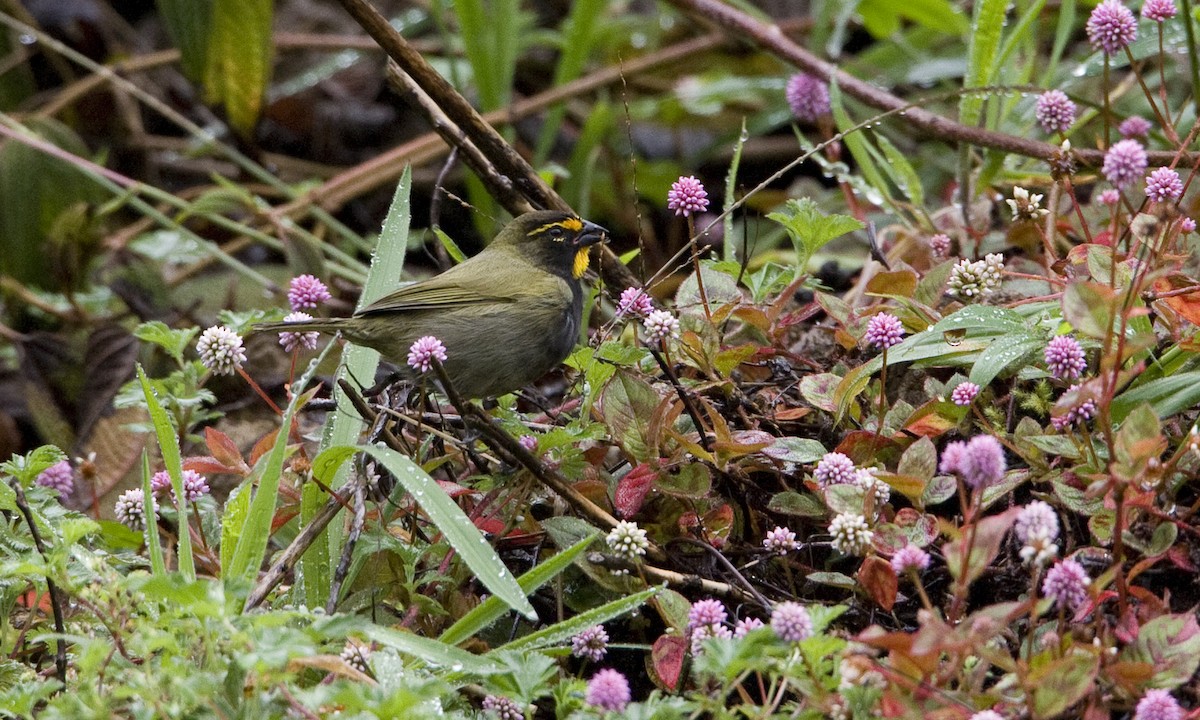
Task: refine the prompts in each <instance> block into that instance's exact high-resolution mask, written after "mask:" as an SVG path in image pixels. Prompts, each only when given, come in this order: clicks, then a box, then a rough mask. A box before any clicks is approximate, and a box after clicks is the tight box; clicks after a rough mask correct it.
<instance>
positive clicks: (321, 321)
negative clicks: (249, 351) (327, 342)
mask: <svg viewBox="0 0 1200 720" xmlns="http://www.w3.org/2000/svg"><path fill="white" fill-rule="evenodd" d="M345 321H346V318H313V319H312V320H297V321H296V322H268V323H259V324H257V325H255V326H254V327H252V328H251V329H250V331H251V332H256V333H260V332H313V331H316V332H323V333H335V332H337V331H338V330H341V329H342V325H343V323H345Z"/></svg>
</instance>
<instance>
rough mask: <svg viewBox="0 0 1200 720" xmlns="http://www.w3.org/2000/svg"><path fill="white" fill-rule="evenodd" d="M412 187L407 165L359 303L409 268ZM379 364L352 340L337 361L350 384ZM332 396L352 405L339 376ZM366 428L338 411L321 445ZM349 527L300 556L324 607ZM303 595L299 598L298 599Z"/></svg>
mask: <svg viewBox="0 0 1200 720" xmlns="http://www.w3.org/2000/svg"><path fill="white" fill-rule="evenodd" d="M411 190H412V168H411V167H406V168H405V169H404V173H403V174H402V175H401V176H400V183H399V184H398V185H397V186H396V192H395V194H394V195H393V196H392V204H391V206H390V207H389V208H388V213H387V217H386V218H384V221H383V228H382V230H380V232H379V239H378V241H377V245H376V247H375V253H374V256H373V259H372V261H371V268H370V270H369V271H368V272H367V282H366V284H365V285H364V286H363V291H362V295H361V296H360V297H359V300H358V308H359V309H361V308H363V307H366V306H367V305H370V304H371V303H372V302H374V301H375V300H376V299H378V298H381V297H383V296H384V295H386V294H387V293H388V292H390V291H391V290H392V289H393V288H394V287H395V284H396V278H398V277H400V274H401V273H402V272H403V271H404V255H405V251H406V249H407V247H408V234H409V224H410V223H411V221H412V208H411V207H410V203H409V193H410V191H411ZM378 365H379V353H377V352H375V351H374V350H372V349H370V348H365V347H359V346H357V345H347V346H346V349H345V351H344V352H343V353H342V362H341V364H340V365H339V366H338V370H337V377H336V380H342V379H345V380H349V381H350V382H351V383H354V382H358V383H367V384H370V383H371V382H372V381H373V380H374V378H375V368H376V367H378ZM330 395H331V396H332V397H333V399H334V400H335V401H336V406H337V407H338V408H346V407H350V405H349V401H347V400H346V398H345V396H344V394H343V393H342V390H341V388H339V387H338V386H337V383H336V381H335V383H334V386H333V387H332V388H331V391H330ZM361 431H362V419H361V418H360V417H358V416H357V415H355V414H354V413H353V412H346V411H343V410H340V409H339V410H335V411H334V412H332V413H330V414H329V417H328V418H327V419H326V420H325V427H324V428H323V430H322V434H321V449H322V450H324V449H326V448H330V447H335V446H339V445H353V444H355V443H356V442H357V441H358V435H359V433H360V432H361ZM348 470H349V469H348V468H343V469H341V470H339V471H338V474H337V476H336V477H335V478H334V480H333V482H332V485H331V487H333V488H334V489H337V488H340V487H341V486H342V485H343V484H345V482H346V473H347V472H348ZM325 501H326V497H325V493H323V492H321V490H320V489H319V488H316V487H307V486H306V487H305V489H304V492H303V494H302V495H301V498H300V526H301V528H303V527H304V526H305V525H307V524H308V523H309V522H311V521H312V518H313V517H314V516H315V515H316V514H317V512H318V511H319V510H320V509H321V507H322V506H323V505H324V504H325ZM343 542H344V530H343V528H342V526H341V525H339V524H338V523H330V524H329V526H328V527H327V528H325V531H324V532H322V533H321V534H320V535H318V536H317V539H316V541H315V542H314V543H313V547H312V548H310V549H309V551H308V552H306V553H305V554H304V557H302V558H300V567H299V571H298V573H297V579H296V580H297V581H296V587H297V593H299V594H300V596H301V597H302V598H303V602H304V603H305V605H307V606H308V607H310V608H317V607H325V601H326V600H327V599H328V596H329V587H330V582H331V579H332V573H333V567H334V566H335V564H336V563H337V561H338V558H339V557H341V554H342V544H343ZM298 599H299V598H298Z"/></svg>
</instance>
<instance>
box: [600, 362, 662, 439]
mask: <svg viewBox="0 0 1200 720" xmlns="http://www.w3.org/2000/svg"><path fill="white" fill-rule="evenodd" d="M658 403H659V398H658V393H656V392H655V391H654V388H652V387H650V384H649V383H647V382H646V381H644V380H642V379H641V378H639V377H637V376H636V375H634V374H632V373H630V372H627V371H625V370H623V369H618V370H617V372H616V374H614V375H613V378H612V380H610V381H609V383H608V385H607V386H605V388H604V392H603V393H602V394H601V396H600V414H601V416H602V417H603V418H604V422H605V424H606V425H608V427H609V430H610V431H611V432H612V434H613V440H615V441H616V442H617V443H618V444H619V445H620V446H621V447H622V448H623V449H624V450H625V451H626V452H627V453H629V454H630V456H632V457H633V458H634V459H635V460H639V461H642V460H647V459H649V458H650V454H651V447H650V446H651V442H652V440H651V437H650V434H649V425H650V418H651V417H652V416H653V415H654V411H655V409H656V408H657V407H658Z"/></svg>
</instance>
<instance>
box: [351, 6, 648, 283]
mask: <svg viewBox="0 0 1200 720" xmlns="http://www.w3.org/2000/svg"><path fill="white" fill-rule="evenodd" d="M338 1H339V2H340V3H341V4H342V7H344V8H346V11H347V12H349V13H350V15H351V16H352V17H353V18H354V19H355V20H356V21H357V22H358V24H359V25H361V26H362V28H363V29H364V30H366V31H367V34H368V35H370V36H371V37H372V38H374V39H375V42H377V43H379V46H380V47H382V48H383V50H384V52H386V53H387V55H388V57H390V58H391V59H392V60H394V61H395V62H396V64H397V65H399V66H400V68H401V69H402V70H404V72H406V73H408V75H409V77H411V78H412V80H413V81H414V82H415V83H416V84H417V86H419V87H420V88H421V89H422V90H423V91H425V93H426V94H427V95H428V96H429V97H430V99H431V100H432V101H433V103H434V104H435V105H436V106H437V107H439V108H440V109H441V111H442V112H443V113H445V115H446V117H448V118H449V119H450V121H451V122H453V123H454V124H455V125H457V126H458V128H459V130H461V132H462V133H463V135H465V136H466V137H467V139H468V140H470V141H471V143H473V144H474V145H475V147H477V148H478V149H479V152H480V153H482V155H483V156H484V157H486V158H487V159H488V161H490V162H491V164H492V165H494V166H495V167H496V170H497V171H499V174H500V175H501V176H503V177H506V178H508V180H509V181H510V182H511V183H512V184H513V186H514V187H515V188H516V190H517V191H518V192H519V193H520V194H521V195H523V196H524V197H525V198H527V199H528V200H529V202H530V203H531V204H532V205H535V206H537V207H542V208H553V209H559V210H569V209H570V208H569V207H568V205H567V203H566V202H565V201H564V200H563V199H562V198H561V197H559V195H558V193H556V192H554V190H553V189H552V188H551V187H550V186H549V185H547V184H546V182H545V181H543V180H542V178H541V177H540V176H539V175H538V174H537V173H536V172H534V170H533V168H532V167H531V166H530V165H529V163H528V162H526V160H525V158H523V157H521V154H520V153H518V152H517V151H516V149H514V148H513V147H512V146H511V145H509V144H508V142H506V141H505V140H504V138H503V137H501V136H500V133H498V132H496V130H495V129H494V128H492V126H491V125H488V124H487V123H486V122H484V120H483V118H482V117H481V116H480V115H479V113H478V112H476V111H475V108H473V107H472V106H471V103H469V102H467V100H466V98H464V97H463V96H462V95H460V94H459V93H458V91H456V90H455V89H454V88H453V87H451V85H450V83H449V82H447V81H446V79H445V78H443V77H442V76H441V75H440V74H438V72H437V71H436V70H434V69H433V67H432V66H430V65H429V63H428V62H426V61H425V58H423V57H422V56H421V53H419V52H417V50H416V49H415V48H413V47H412V45H410V44H409V42H408V41H407V40H405V39H404V37H403V36H401V35H400V33H399V32H397V30H396V29H395V28H394V27H392V26H391V24H390V23H388V21H387V19H386V18H385V17H383V15H381V14H380V13H379V11H378V10H376V9H375V8H374V7H373V6H372V5H370V4H369V3H368V2H367V1H366V0H338ZM430 122H431V124H433V125H434V126H435V127H437V123H435V122H434V121H433V119H432V118H431V119H430ZM447 141H448V142H453V140H452V139H450V138H447ZM500 197H503V195H501V196H500ZM600 253H601V262H600V263H599V266H600V270H601V272H602V273H603V275H604V280H605V282H607V283H608V285H609V286H610V287H612V288H614V289H616V290H620V289H624V288H626V287H640V285H641V283H639V282H638V281H637V279H636V278H634V276H633V273H631V272H629V269H628V268H627V267H625V265H624V264H623V263H621V261H620V260H619V259H618V258H617V256H616V255H615V254H614V253H613V252H612V250H610V249H609V248H608V247H606V246H600Z"/></svg>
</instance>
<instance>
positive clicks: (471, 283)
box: [358, 260, 518, 315]
mask: <svg viewBox="0 0 1200 720" xmlns="http://www.w3.org/2000/svg"><path fill="white" fill-rule="evenodd" d="M469 262H471V260H468V261H467V263H469ZM467 263H463V264H461V265H457V266H455V267H453V268H451V269H450V270H447V271H446V272H444V273H442V274H441V275H436V276H434V277H432V278H429V279H428V280H422V281H421V282H418V283H413V284H412V285H407V286H405V287H402V288H400V289H399V290H396V291H395V292H392V293H390V294H388V295H385V296H384V297H382V298H380V299H378V300H376V301H375V302H373V303H371V304H370V305H368V306H367V307H365V308H363V309H362V310H360V311H359V312H358V314H359V315H376V314H379V313H386V312H403V311H405V310H426V309H433V308H459V307H466V306H469V305H479V304H487V303H503V302H514V301H515V300H516V299H517V297H516V296H517V294H518V293H517V292H514V290H516V288H513V287H512V286H511V285H510V284H509V283H503V282H497V278H496V273H495V272H486V273H468V272H462V269H463V268H464V267H466V265H467ZM498 269H499V268H497V270H498Z"/></svg>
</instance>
